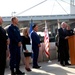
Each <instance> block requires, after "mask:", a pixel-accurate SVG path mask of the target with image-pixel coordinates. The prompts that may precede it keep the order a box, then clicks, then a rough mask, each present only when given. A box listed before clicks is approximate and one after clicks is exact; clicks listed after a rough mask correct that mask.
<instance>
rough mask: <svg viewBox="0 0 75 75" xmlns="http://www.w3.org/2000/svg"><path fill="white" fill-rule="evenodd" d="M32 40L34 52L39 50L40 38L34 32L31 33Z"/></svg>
mask: <svg viewBox="0 0 75 75" xmlns="http://www.w3.org/2000/svg"><path fill="white" fill-rule="evenodd" d="M31 39H32V49H33V51H34V50H39V47H38V44H40V38H39V36H38V35H37V33H36V32H35V31H33V32H32V33H31Z"/></svg>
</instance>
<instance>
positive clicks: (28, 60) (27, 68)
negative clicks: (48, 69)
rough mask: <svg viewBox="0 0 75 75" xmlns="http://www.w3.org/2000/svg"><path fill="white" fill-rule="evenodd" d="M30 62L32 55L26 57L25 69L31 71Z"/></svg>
mask: <svg viewBox="0 0 75 75" xmlns="http://www.w3.org/2000/svg"><path fill="white" fill-rule="evenodd" d="M29 62H30V57H25V69H26V70H27V71H31V69H30V64H29Z"/></svg>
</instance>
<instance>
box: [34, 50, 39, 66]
mask: <svg viewBox="0 0 75 75" xmlns="http://www.w3.org/2000/svg"><path fill="white" fill-rule="evenodd" d="M38 55H39V49H33V66H34V67H36V66H38V63H37V62H38Z"/></svg>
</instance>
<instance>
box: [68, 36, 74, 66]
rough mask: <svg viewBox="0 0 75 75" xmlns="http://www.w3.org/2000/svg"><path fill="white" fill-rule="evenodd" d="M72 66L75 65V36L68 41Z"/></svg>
mask: <svg viewBox="0 0 75 75" xmlns="http://www.w3.org/2000/svg"><path fill="white" fill-rule="evenodd" d="M68 43H69V54H70V61H71V65H75V35H72V36H70V37H69V39H68Z"/></svg>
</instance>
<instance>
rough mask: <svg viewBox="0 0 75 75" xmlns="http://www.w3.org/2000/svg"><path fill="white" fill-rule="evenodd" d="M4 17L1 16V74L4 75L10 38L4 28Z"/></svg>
mask: <svg viewBox="0 0 75 75" xmlns="http://www.w3.org/2000/svg"><path fill="white" fill-rule="evenodd" d="M2 23H3V20H2V17H0V75H4V72H5V66H6V55H7V54H6V53H7V44H8V39H7V35H6V31H5V30H4V29H3V28H2Z"/></svg>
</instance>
